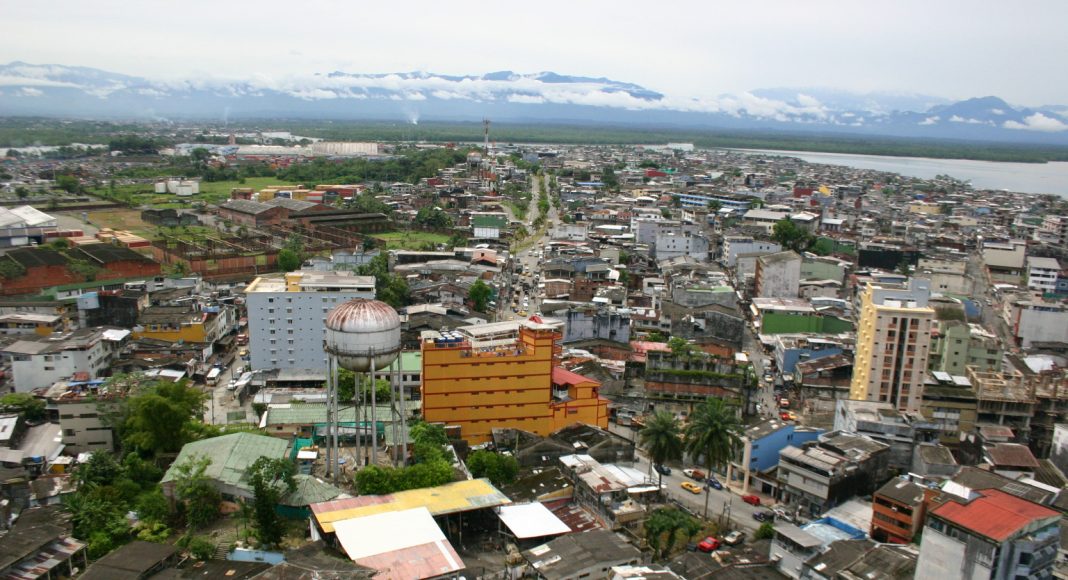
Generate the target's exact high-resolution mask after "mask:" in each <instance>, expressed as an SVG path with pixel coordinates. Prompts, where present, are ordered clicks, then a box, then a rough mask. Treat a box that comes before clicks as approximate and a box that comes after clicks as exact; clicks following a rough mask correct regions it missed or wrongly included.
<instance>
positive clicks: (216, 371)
mask: <svg viewBox="0 0 1068 580" xmlns="http://www.w3.org/2000/svg"><path fill="white" fill-rule="evenodd" d="M221 374H222V369H221V368H219V367H215V368H213V369H211V371H210V372H208V378H207V379H205V380H204V382H206V383H208V384H209V385H214V384H215V383H217V382H218V381H219V375H221Z"/></svg>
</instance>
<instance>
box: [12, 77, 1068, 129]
mask: <svg viewBox="0 0 1068 580" xmlns="http://www.w3.org/2000/svg"><path fill="white" fill-rule="evenodd" d="M0 115H5V116H28V115H33V116H47V117H68V118H70V117H77V118H85V117H90V118H112V119H145V120H161V119H172V120H178V119H200V120H238V119H263V118H291V119H292V118H304V119H324V120H325V119H336V120H344V119H352V120H397V121H400V122H409V123H418V122H419V120H420V119H424V120H435V121H472V120H480V119H482V118H491V119H493V120H494V121H497V122H515V123H530V122H537V123H561V124H565V123H566V124H594V125H625V126H633V127H643V126H644V127H653V126H656V127H675V128H690V129H729V130H763V131H791V132H809V133H844V134H852V135H883V136H894V137H912V138H933V139H960V140H983V141H1001V142H1013V143H1038V144H1068V107H1065V106H1062V105H1050V106H1044V107H1038V108H1031V107H1021V106H1013V105H1010V104H1009V103H1007V102H1005V101H1004V100H1002V99H1000V98H997V97H993V96H987V97H980V98H973V99H968V100H964V101H957V102H951V101H948V100H946V99H942V98H938V97H933V96H929V95H919V94H907V93H865V94H858V93H851V92H847V91H836V90H827V89H819V88H772V89H758V90H753V91H749V92H745V93H739V94H723V95H718V96H714V97H679V96H670V95H665V94H663V93H660V92H657V91H654V90H651V89H648V88H645V87H642V86H639V85H636V84H633V83H626V82H620V81H616V80H611V79H607V78H592V77H581V76H568V75H562V74H557V73H553V72H540V73H533V74H521V73H515V72H512V71H499V72H492V73H488V74H484V75H480V76H474V75H469V76H457V75H440V74H433V73H428V72H408V73H388V74H358V73H347V72H341V71H335V72H330V73H326V74H313V75H306V76H299V77H285V78H278V79H268V78H260V77H256V78H250V79H186V80H181V81H162V80H151V79H146V78H141V77H136V76H130V75H124V74H119V73H114V72H109V71H103V70H99V69H94V68H86V67H76V66H64V65H35V64H27V63H24V62H12V63H10V64H6V65H0Z"/></svg>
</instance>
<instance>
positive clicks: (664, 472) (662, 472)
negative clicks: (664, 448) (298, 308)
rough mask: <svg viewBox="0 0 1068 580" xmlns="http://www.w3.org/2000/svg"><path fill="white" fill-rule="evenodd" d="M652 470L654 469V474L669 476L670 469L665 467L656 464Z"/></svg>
mask: <svg viewBox="0 0 1068 580" xmlns="http://www.w3.org/2000/svg"><path fill="white" fill-rule="evenodd" d="M653 469H655V470H656V472H657V473H659V474H660V475H671V468H670V467H668V466H666V465H659V464H657V465H654V466H653Z"/></svg>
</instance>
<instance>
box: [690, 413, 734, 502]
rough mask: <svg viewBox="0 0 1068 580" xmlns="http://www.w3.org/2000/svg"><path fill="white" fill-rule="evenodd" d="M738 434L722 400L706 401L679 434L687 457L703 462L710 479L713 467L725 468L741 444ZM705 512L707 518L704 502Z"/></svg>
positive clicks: (731, 416) (732, 417)
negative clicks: (701, 459) (681, 433)
mask: <svg viewBox="0 0 1068 580" xmlns="http://www.w3.org/2000/svg"><path fill="white" fill-rule="evenodd" d="M741 432H742V426H741V422H740V421H739V420H738V414H737V413H736V412H735V410H734V409H733V408H731V407H729V406H727V404H726V403H725V402H724V400H723V399H719V398H709V399H705V401H704V402H703V403H701V404H700V405H698V406H697V407H696V408H695V409H694V410H693V412H692V413H691V414H690V421H689V423H687V425H686V429H685V431H684V433H683V443H684V445H683V446H684V448H685V450H686V453H688V454H689V455H690V457H692V458H694V459H695V460H697V459H700V458H703V459H704V466H705V468H706V469H707V470H708V473H709V474H710V475H711V473H712V468H713V467H720V466H723V465H726V464H727V463H728V462H730V460H731V459H732V458H733V457H734V451H735V449H736V448H737V446H738V445H740V444H741ZM706 499H707V496H706ZM705 512H706V513H705V517H708V513H707V512H708V503H707V501H706V503H705Z"/></svg>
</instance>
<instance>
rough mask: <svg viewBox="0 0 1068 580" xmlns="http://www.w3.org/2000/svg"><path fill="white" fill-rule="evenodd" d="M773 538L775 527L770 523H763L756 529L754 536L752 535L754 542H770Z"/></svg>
mask: <svg viewBox="0 0 1068 580" xmlns="http://www.w3.org/2000/svg"><path fill="white" fill-rule="evenodd" d="M774 537H775V526H773V525H771V523H770V522H764V523H762V524H760V527H759V528H757V531H756V534H754V535H753V539H754V540H770V539H772V538H774Z"/></svg>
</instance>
